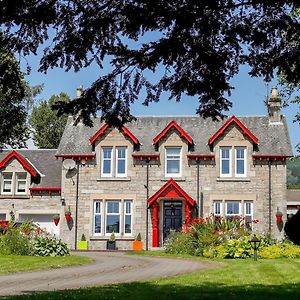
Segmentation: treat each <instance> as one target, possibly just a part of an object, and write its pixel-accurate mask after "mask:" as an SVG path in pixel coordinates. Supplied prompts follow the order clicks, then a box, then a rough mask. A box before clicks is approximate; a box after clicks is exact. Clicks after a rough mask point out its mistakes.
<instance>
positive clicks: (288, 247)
mask: <svg viewBox="0 0 300 300" xmlns="http://www.w3.org/2000/svg"><path fill="white" fill-rule="evenodd" d="M282 248H283V256H284V257H287V258H298V257H300V247H299V246H297V245H294V244H291V243H287V242H286V243H284V244H283V246H282Z"/></svg>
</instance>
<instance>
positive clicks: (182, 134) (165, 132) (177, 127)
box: [153, 121, 194, 145]
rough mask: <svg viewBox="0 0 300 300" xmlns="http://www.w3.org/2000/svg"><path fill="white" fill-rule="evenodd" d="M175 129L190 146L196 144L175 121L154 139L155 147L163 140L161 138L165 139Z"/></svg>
mask: <svg viewBox="0 0 300 300" xmlns="http://www.w3.org/2000/svg"><path fill="white" fill-rule="evenodd" d="M173 127H174V128H175V129H176V130H177V131H178V132H179V133H180V136H181V137H182V138H184V139H185V140H186V141H187V142H188V143H189V144H190V145H192V144H193V143H194V142H193V139H192V138H191V137H190V136H189V135H188V134H187V133H186V132H185V131H184V130H183V129H182V128H181V126H180V125H178V124H177V123H176V122H175V121H171V122H170V123H169V124H168V126H167V127H166V128H165V129H164V130H163V131H162V132H161V133H159V134H158V135H157V136H156V137H155V138H154V139H153V145H156V144H157V143H158V142H159V141H160V140H161V138H163V137H164V136H165V135H166V134H167V133H168V131H169V130H170V129H171V128H173Z"/></svg>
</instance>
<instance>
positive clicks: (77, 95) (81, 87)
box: [76, 85, 83, 99]
mask: <svg viewBox="0 0 300 300" xmlns="http://www.w3.org/2000/svg"><path fill="white" fill-rule="evenodd" d="M82 94H83V86H82V85H80V86H79V87H78V88H77V89H76V98H77V99H78V98H80V97H81V96H82Z"/></svg>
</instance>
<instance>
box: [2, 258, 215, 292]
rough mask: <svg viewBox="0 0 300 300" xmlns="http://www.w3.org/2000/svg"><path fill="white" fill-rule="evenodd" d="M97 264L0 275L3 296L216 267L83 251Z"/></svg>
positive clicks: (207, 264) (139, 279) (190, 261)
mask: <svg viewBox="0 0 300 300" xmlns="http://www.w3.org/2000/svg"><path fill="white" fill-rule="evenodd" d="M76 255H82V256H88V257H91V258H93V259H94V260H95V262H94V263H92V264H89V265H84V266H77V267H67V268H63V269H55V270H42V271H34V272H26V273H25V272H24V273H16V274H11V275H1V276H0V296H4V295H17V294H28V293H32V292H37V291H54V290H64V289H78V288H82V287H88V286H95V285H104V284H112V283H120V282H132V281H145V280H149V279H154V278H162V277H168V276H173V275H179V274H183V273H189V272H195V271H200V270H204V269H207V268H211V267H215V266H216V263H213V262H211V263H210V262H200V261H195V260H184V259H173V258H172V259H171V258H163V257H144V256H135V255H126V254H124V253H120V252H84V253H83V252H80V253H76Z"/></svg>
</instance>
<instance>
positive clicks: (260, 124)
mask: <svg viewBox="0 0 300 300" xmlns="http://www.w3.org/2000/svg"><path fill="white" fill-rule="evenodd" d="M237 118H238V119H239V120H240V121H241V122H242V123H243V124H244V125H245V126H246V127H247V129H248V130H250V131H251V133H252V134H254V135H255V136H256V137H257V138H258V140H259V146H258V151H257V152H256V153H255V154H260V155H284V156H292V155H293V153H292V148H291V142H290V138H289V133H288V127H287V123H286V119H285V117H283V121H282V123H281V124H279V123H273V124H272V123H270V122H269V118H268V117H267V116H253V117H245V116H242V117H237ZM173 120H174V121H175V122H176V123H177V124H178V125H180V126H181V127H182V128H183V130H184V131H186V133H187V134H188V135H190V136H191V138H192V139H193V141H194V143H195V147H194V152H193V153H194V154H211V152H210V148H209V146H208V145H207V143H208V140H209V138H210V137H211V136H212V135H214V134H215V133H216V132H217V131H218V129H219V128H220V127H221V126H222V125H223V124H224V123H225V122H226V121H227V119H224V120H222V121H219V122H214V121H212V120H211V119H203V118H200V117H198V116H174V117H171V116H166V117H163V116H156V117H137V120H136V121H133V122H131V123H127V124H125V126H126V127H127V128H128V129H129V130H130V131H131V132H132V133H133V134H134V135H135V136H136V137H137V138H138V139H139V141H140V142H141V147H140V151H139V152H138V153H139V154H155V153H157V152H155V149H154V146H153V138H154V137H156V136H157V135H158V134H159V133H160V132H161V131H162V130H163V129H164V128H165V127H166V126H167V125H168V124H169V123H170V122H171V121H173ZM93 123H94V126H93V127H87V126H84V125H83V124H82V123H79V124H78V125H77V126H74V125H73V119H72V117H69V118H68V121H67V124H66V127H65V131H64V133H63V136H62V139H61V141H60V145H59V147H58V151H57V154H58V155H68V154H74V155H75V154H77V155H80V154H92V145H91V144H90V141H89V139H90V138H91V137H92V136H93V135H94V134H95V133H96V132H97V131H98V130H99V129H100V128H101V126H103V125H104V123H101V122H100V119H99V118H94V119H93Z"/></svg>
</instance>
